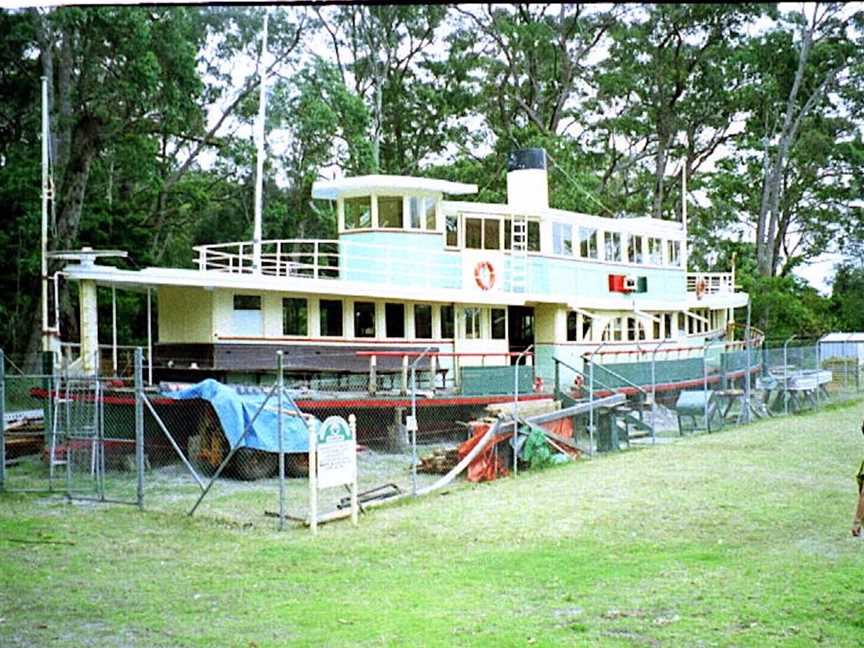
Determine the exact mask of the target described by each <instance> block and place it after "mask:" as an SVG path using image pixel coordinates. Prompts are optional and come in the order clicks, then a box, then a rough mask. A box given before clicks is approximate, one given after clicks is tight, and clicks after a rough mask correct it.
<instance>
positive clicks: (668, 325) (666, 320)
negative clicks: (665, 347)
mask: <svg viewBox="0 0 864 648" xmlns="http://www.w3.org/2000/svg"><path fill="white" fill-rule="evenodd" d="M663 332H664V335H665V336H666V337H667V338H671V337H672V313H663Z"/></svg>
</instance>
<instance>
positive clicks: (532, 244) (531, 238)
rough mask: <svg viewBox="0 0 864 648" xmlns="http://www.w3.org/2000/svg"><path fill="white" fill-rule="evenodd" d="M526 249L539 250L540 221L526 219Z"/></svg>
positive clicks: (530, 250)
mask: <svg viewBox="0 0 864 648" xmlns="http://www.w3.org/2000/svg"><path fill="white" fill-rule="evenodd" d="M528 251H529V252H539V251H540V223H539V222H538V221H528Z"/></svg>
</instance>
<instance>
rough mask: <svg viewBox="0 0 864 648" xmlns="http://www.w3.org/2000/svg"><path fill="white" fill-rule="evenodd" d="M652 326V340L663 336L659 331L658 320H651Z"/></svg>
mask: <svg viewBox="0 0 864 648" xmlns="http://www.w3.org/2000/svg"><path fill="white" fill-rule="evenodd" d="M653 328H654V338H653V339H654V340H660V339H662V338H663V333H662V332H661V331H660V320H659V319H655V320H653Z"/></svg>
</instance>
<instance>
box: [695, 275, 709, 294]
mask: <svg viewBox="0 0 864 648" xmlns="http://www.w3.org/2000/svg"><path fill="white" fill-rule="evenodd" d="M707 288H708V286H707V285H706V284H705V280H704V279H703V278H702V277H699V279H697V280H696V299H702V296H703V295H704V294H705V290H706V289H707Z"/></svg>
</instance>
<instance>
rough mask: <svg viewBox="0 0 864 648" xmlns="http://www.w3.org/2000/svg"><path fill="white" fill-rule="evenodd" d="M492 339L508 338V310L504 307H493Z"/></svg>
mask: <svg viewBox="0 0 864 648" xmlns="http://www.w3.org/2000/svg"><path fill="white" fill-rule="evenodd" d="M492 339H493V340H506V339H507V311H506V310H504V309H503V308H493V309H492Z"/></svg>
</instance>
